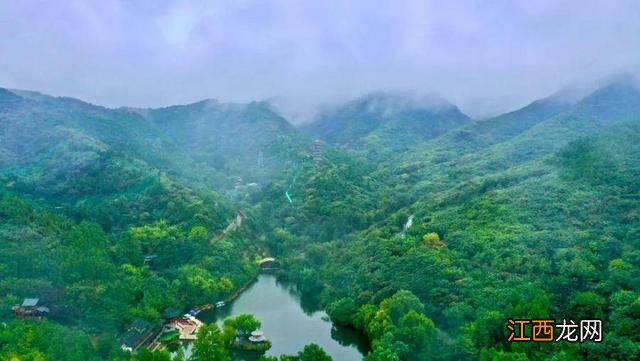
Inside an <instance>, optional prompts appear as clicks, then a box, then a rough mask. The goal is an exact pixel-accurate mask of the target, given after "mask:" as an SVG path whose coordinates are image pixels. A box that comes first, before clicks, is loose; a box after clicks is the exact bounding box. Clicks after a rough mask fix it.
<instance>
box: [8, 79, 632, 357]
mask: <svg viewBox="0 0 640 361" xmlns="http://www.w3.org/2000/svg"><path fill="white" fill-rule="evenodd" d="M363 99H367V98H366V97H365V98H363ZM383 99H387V100H388V98H383ZM369 100H371V99H369ZM378 100H380V99H378ZM358 104H359V105H358ZM363 104H367V101H366V100H363V101H361V102H360V103H358V102H357V101H356V102H355V103H350V104H349V105H346V106H345V107H344V108H343V109H346V110H345V111H344V112H343V113H341V115H340V117H337V116H336V118H335V119H337V120H336V123H335V124H330V125H331V126H332V127H333V128H331V127H329V128H324V129H323V131H324V132H325V134H328V136H327V140H328V141H329V142H330V143H334V144H336V147H335V148H334V147H331V146H330V145H323V147H322V157H321V159H318V160H316V161H313V160H312V159H311V158H310V157H309V155H310V153H311V139H310V138H309V137H307V136H305V135H303V134H301V133H300V132H298V131H297V130H296V129H295V128H294V127H292V126H291V125H289V124H288V123H287V122H286V120H285V119H283V118H282V117H281V116H279V115H278V114H277V113H276V112H274V111H273V110H272V109H271V108H270V106H269V105H268V104H266V103H262V102H256V103H250V104H221V103H218V102H216V101H210V100H209V101H203V102H198V103H193V104H189V105H183V106H174V107H168V108H161V109H107V108H102V107H97V106H93V105H90V104H87V103H83V102H81V101H78V100H73V99H67V98H54V97H49V96H46V95H42V94H37V93H32V92H23V91H9V90H4V89H0V174H1V176H0V204H1V205H2V207H1V208H0V220H1V222H0V241H1V242H2V244H3V249H2V251H0V257H1V259H2V265H3V266H2V267H0V279H2V282H0V306H2V310H0V312H1V313H0V314H1V315H2V317H3V318H4V319H10V318H11V316H10V314H9V312H10V311H9V310H10V306H11V305H13V304H15V302H17V300H18V298H20V297H28V296H30V295H33V294H34V293H37V294H40V295H41V297H43V298H44V299H46V300H48V301H50V302H51V303H52V304H55V305H56V307H57V308H58V314H57V315H56V316H54V317H52V319H53V321H51V322H47V323H46V325H45V326H43V327H38V326H37V325H33V324H30V323H25V322H23V321H13V322H12V325H15V329H16V330H18V329H20V330H23V329H24V330H26V331H25V332H36V331H35V330H37V332H42V334H41V335H46V334H49V335H51V336H50V337H49V339H50V340H57V341H52V344H49V343H48V342H49V341H47V343H45V342H41V343H39V344H38V343H37V342H33V343H28V342H23V343H18V342H16V335H15V334H14V333H13V332H12V331H10V330H7V329H5V330H3V331H2V332H0V355H2V357H10V356H14V355H24V354H26V353H27V352H32V353H33V354H34V355H37V356H41V357H43V358H45V359H47V358H48V359H57V358H59V357H61V356H60V355H65V353H64V349H61V348H60V347H59V346H56V345H54V344H53V343H61V344H64V343H65V342H68V344H69V347H75V348H78V349H79V351H78V352H77V355H76V356H77V357H76V359H78V360H81V359H91V358H94V359H105V358H106V359H126V358H127V357H128V356H127V355H126V354H122V353H120V352H119V351H118V350H117V347H115V345H114V343H113V342H112V338H113V335H114V334H116V333H118V332H119V331H121V330H122V329H123V327H124V326H125V325H126V324H127V323H129V322H130V321H132V320H133V319H136V318H142V319H145V320H149V321H157V320H158V319H159V318H160V313H161V312H162V310H164V309H165V308H166V307H170V306H171V307H178V308H184V307H186V306H187V305H188V306H192V305H197V304H201V303H207V302H211V301H214V300H217V299H219V298H221V297H224V296H225V295H228V294H229V293H230V292H232V291H233V290H235V289H236V288H237V287H239V286H240V285H242V284H243V282H245V281H246V280H248V279H250V278H251V277H252V276H253V275H254V274H255V272H257V265H256V262H255V259H256V257H259V256H260V255H263V254H267V253H268V254H270V255H273V256H276V257H277V258H278V259H280V260H281V262H282V264H283V270H282V272H281V276H283V277H288V278H289V279H291V280H293V281H295V282H296V283H297V284H298V286H299V287H298V288H299V290H300V291H301V292H302V293H304V294H305V295H307V296H309V297H315V298H317V299H319V301H320V302H321V303H322V304H323V305H324V306H326V308H327V309H328V311H329V313H330V315H331V316H332V318H333V319H334V320H335V321H336V322H339V323H342V324H346V325H349V326H352V327H354V328H357V329H359V330H362V331H363V332H364V333H365V334H366V335H367V336H368V337H369V339H370V340H371V341H372V352H371V353H370V354H369V355H368V356H367V357H366V359H367V361H377V360H423V359H445V360H446V359H482V360H490V359H500V358H502V359H519V360H527V359H530V360H544V359H569V360H571V359H592V360H598V359H607V358H609V359H628V360H633V359H636V358H637V357H640V354H639V351H638V344H639V342H640V340H639V339H638V336H637V335H638V334H640V321H638V320H639V319H640V311H639V310H640V284H639V283H638V280H640V274H639V273H638V270H639V269H640V263H639V260H640V253H639V252H640V251H639V250H638V247H639V246H640V245H639V244H638V240H639V239H640V238H639V237H640V220H639V218H638V214H640V209H639V208H638V207H639V206H638V205H639V204H640V202H638V201H639V200H640V189H639V188H638V186H639V185H640V178H639V175H640V163H639V160H640V148H639V145H640V92H639V91H638V88H637V87H636V85H635V84H634V83H633V82H632V81H617V82H614V83H611V84H608V85H605V86H603V87H601V88H599V89H597V90H595V91H594V92H592V93H590V94H588V95H586V96H584V97H583V98H581V99H578V100H571V101H567V100H566V99H564V98H562V97H560V96H557V95H552V96H550V97H548V98H545V99H542V100H539V101H536V102H533V103H532V104H530V105H529V106H526V107H524V108H522V109H520V110H517V111H514V112H511V113H507V114H504V115H501V116H498V117H494V118H491V119H486V120H481V121H471V120H470V119H468V118H467V117H466V116H464V115H463V114H462V113H460V112H459V111H458V110H457V108H455V107H452V106H450V105H444V106H443V107H442V108H438V109H440V110H438V111H436V112H434V111H433V107H431V108H429V109H431V110H429V111H427V110H424V109H422V108H419V107H417V106H416V105H415V104H414V103H412V100H406V102H403V101H401V100H399V99H397V98H394V99H392V100H388V102H386V103H385V101H379V102H375V106H374V105H371V104H372V103H368V104H369V105H367V106H365V105H363ZM438 104H440V105H442V104H441V103H438ZM429 105H430V106H433V104H429ZM389 108H393V109H399V110H397V111H385V109H389ZM416 109H418V110H416ZM421 109H422V110H421ZM343 115H344V116H343ZM440 116H442V117H440ZM368 119H372V123H367V122H366V121H367V120H368ZM354 120H358V122H355V123H354V122H353V121H354ZM372 124H373V125H374V126H373V127H372V128H368V127H370V126H371V125H372ZM434 124H436V125H434ZM361 126H365V128H361ZM413 126H418V127H420V129H423V132H422V133H419V136H416V137H408V136H406V135H407V134H404V133H402V132H401V133H402V134H403V135H402V136H399V137H394V134H396V133H395V132H396V131H397V130H398V129H405V130H407V131H408V132H409V133H410V132H413V131H414V130H415V128H412V127H413ZM431 126H433V127H431ZM424 127H426V128H424ZM430 127H431V128H430ZM427 128H428V129H427ZM425 129H426V130H425ZM340 134H342V135H340ZM347 134H348V135H347ZM343 135H344V138H341V137H342V136H343ZM412 135H413V134H412ZM334 136H335V137H334ZM351 140H353V142H352V141H351ZM375 150H380V151H375ZM238 177H241V178H243V179H242V180H241V181H237V178H238ZM249 182H256V183H260V184H259V186H258V187H255V189H254V188H251V187H249V188H251V189H252V190H251V191H249V190H247V189H248V188H247V189H245V188H246V187H244V185H246V183H249ZM237 183H239V184H240V185H239V186H234V184H237ZM285 191H287V194H288V196H289V197H290V199H287V197H285ZM239 208H242V210H243V211H244V213H246V214H247V215H248V217H249V218H248V220H247V221H246V223H245V225H244V226H243V227H241V228H240V229H239V230H238V231H237V232H233V233H231V234H228V235H222V232H221V231H222V229H224V227H225V226H226V224H227V222H228V221H229V220H231V219H232V217H233V216H234V213H235V210H237V209H239ZM409 219H411V220H412V221H411V222H409ZM214 240H215V241H214ZM43 249H46V250H47V252H46V253H45V252H42V250H43ZM76 254H82V255H83V256H84V257H74V256H73V255H76ZM145 255H154V256H157V259H156V261H155V264H153V265H149V264H146V263H145V262H144V261H143V260H144V256H145ZM530 317H542V318H553V319H561V318H568V319H575V320H579V319H587V318H601V319H603V322H604V325H605V326H604V327H605V332H606V333H605V336H604V342H603V343H600V344H594V343H584V344H571V343H553V344H545V345H538V344H515V343H514V344H510V343H507V342H506V341H505V340H506V332H507V330H506V328H505V324H506V320H507V319H508V318H530ZM12 327H13V326H12ZM76 327H77V331H70V330H71V328H76ZM29 330H31V331H29ZM61 335H65V337H66V338H67V339H68V341H61V340H60V339H59V338H60V337H61ZM87 335H92V336H94V338H93V340H94V342H93V343H91V342H89V341H88V337H87ZM36 339H37V338H36ZM96 340H97V341H96ZM110 340H111V341H110ZM33 357H36V356H33ZM134 357H135V356H134Z"/></svg>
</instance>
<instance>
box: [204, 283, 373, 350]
mask: <svg viewBox="0 0 640 361" xmlns="http://www.w3.org/2000/svg"><path fill="white" fill-rule="evenodd" d="M241 313H250V314H253V315H254V316H255V317H256V318H257V319H258V320H260V321H261V322H262V328H261V329H262V331H264V335H265V337H267V338H268V339H269V340H271V345H272V346H271V349H270V350H269V351H267V353H266V354H267V355H273V356H279V355H280V354H291V355H295V354H297V353H298V351H300V350H302V349H303V348H304V346H305V345H306V344H309V343H312V342H313V343H316V344H318V345H320V346H321V347H322V348H323V349H324V350H325V351H326V352H327V353H328V354H329V355H331V357H332V358H333V359H334V361H355V360H362V357H363V354H364V353H366V352H367V350H368V342H367V339H366V338H365V337H364V335H362V334H361V333H359V332H357V331H355V330H352V329H349V328H344V327H339V326H336V325H334V324H333V323H332V322H331V320H330V319H329V317H328V316H327V314H326V313H325V312H324V311H322V310H319V309H317V307H315V305H314V304H313V303H312V302H305V300H303V299H301V298H300V296H299V295H298V294H297V293H296V289H295V287H294V286H293V285H291V284H289V283H286V282H278V281H277V280H276V277H275V276H273V275H270V274H261V275H259V276H258V279H257V280H256V282H255V283H253V284H252V285H251V286H250V287H249V288H248V289H247V290H246V291H244V292H243V293H242V294H241V295H240V296H239V297H238V298H237V299H236V300H235V301H233V302H232V303H230V304H227V305H226V306H225V307H223V308H221V309H218V310H213V311H204V312H202V313H200V314H199V315H198V318H199V319H201V320H202V321H204V322H218V323H221V322H222V320H223V319H225V318H227V317H229V316H236V315H238V314H241ZM257 358H258V357H257V356H256V354H255V353H238V354H235V355H234V360H243V361H244V360H246V361H253V360H257Z"/></svg>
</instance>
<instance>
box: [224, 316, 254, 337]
mask: <svg viewBox="0 0 640 361" xmlns="http://www.w3.org/2000/svg"><path fill="white" fill-rule="evenodd" d="M224 325H225V326H228V327H232V328H233V329H234V330H235V331H236V334H237V335H238V336H242V337H247V336H249V335H250V334H251V332H253V331H255V330H257V329H259V328H260V326H262V323H261V322H260V321H258V320H257V319H256V318H255V317H254V316H253V315H251V314H248V313H243V314H241V315H238V316H236V317H234V318H227V319H226V320H224Z"/></svg>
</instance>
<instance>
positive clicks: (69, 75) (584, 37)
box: [0, 0, 640, 117]
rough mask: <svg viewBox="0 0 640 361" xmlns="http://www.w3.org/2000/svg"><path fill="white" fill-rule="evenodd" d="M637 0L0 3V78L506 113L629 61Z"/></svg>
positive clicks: (18, 82) (110, 95) (97, 94)
mask: <svg viewBox="0 0 640 361" xmlns="http://www.w3.org/2000/svg"><path fill="white" fill-rule="evenodd" d="M639 64H640V1H637V0H629V1H615V0H602V1H588V0H575V1H567V0H565V1H541V0H535V1H511V0H504V1H499V0H493V1H488V0H485V1H440V0H439V1H401V0H392V1H374V0H358V1H344V0H342V1H331V0H318V1H313V2H311V1H244V0H233V1H208V2H205V1H161V0H152V1H134V0H123V1H110V0H100V1H53V0H52V1H22V0H21V1H13V0H0V86H2V87H9V88H20V89H31V90H38V91H42V92H45V93H49V94H54V95H68V96H74V97H78V98H81V99H84V100H87V101H90V102H93V103H97V104H102V105H107V106H121V105H127V106H162V105H171V104H176V103H186V102H191V101H195V100H200V99H203V98H217V99H219V100H221V101H249V100H253V99H267V98H269V99H274V100H276V101H277V102H278V103H279V104H280V105H281V106H282V107H283V109H285V110H286V111H287V113H289V114H292V115H297V116H302V117H304V116H308V114H310V113H309V111H310V110H313V109H315V108H317V107H318V106H321V105H326V104H330V103H333V102H336V101H340V100H346V99H348V98H351V97H354V96H358V95H361V94H362V93H365V92H369V91H374V90H385V89H392V90H393V89H398V90H410V89H414V90H416V91H418V92H431V91H435V92H438V93H440V94H442V95H443V96H444V97H446V98H448V99H449V100H450V101H452V102H454V103H455V104H457V105H459V106H460V107H461V108H462V109H463V110H464V111H465V112H467V113H469V114H471V115H475V116H484V115H487V114H493V113H496V112H502V111H506V110H512V109H514V108H516V107H519V106H522V105H524V104H526V103H528V102H529V101H531V100H533V99H536V98H538V97H541V96H544V95H547V94H548V93H551V92H553V91H554V90H557V89H558V88H559V87H562V86H564V85H566V84H567V83H571V82H574V81H583V80H589V79H592V78H597V77H601V76H606V75H609V74H611V73H613V72H619V71H623V70H629V69H631V70H633V71H636V70H637V69H638V65H639Z"/></svg>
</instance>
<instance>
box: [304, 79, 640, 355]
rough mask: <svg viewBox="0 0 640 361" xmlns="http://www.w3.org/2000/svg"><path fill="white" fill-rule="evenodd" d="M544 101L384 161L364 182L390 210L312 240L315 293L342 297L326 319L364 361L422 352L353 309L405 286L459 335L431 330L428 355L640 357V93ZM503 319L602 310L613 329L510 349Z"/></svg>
mask: <svg viewBox="0 0 640 361" xmlns="http://www.w3.org/2000/svg"><path fill="white" fill-rule="evenodd" d="M545 103H547V104H545ZM545 105H549V102H536V103H534V104H532V105H531V106H529V107H526V108H524V109H522V110H520V111H518V112H514V113H511V114H507V115H504V116H500V117H497V118H494V119H490V120H486V121H480V122H476V123H471V124H469V125H465V126H462V127H461V128H458V129H454V130H452V131H450V132H449V133H446V134H444V135H443V136H441V137H439V138H435V139H433V140H430V141H427V142H425V143H424V144H421V145H418V146H416V148H414V149H412V150H409V151H407V152H405V153H402V154H400V155H399V156H397V157H396V158H394V159H391V160H389V161H388V162H383V163H381V164H380V165H379V167H378V170H377V171H376V172H374V173H373V174H372V175H371V176H372V178H374V179H378V180H379V181H380V182H381V183H382V184H384V185H385V186H386V187H389V188H386V189H385V193H384V194H385V195H386V197H385V198H388V197H393V198H398V201H397V202H398V203H397V207H398V209H399V211H397V212H394V213H393V214H392V215H391V216H389V217H388V218H387V219H386V220H385V221H381V222H378V223H376V224H374V225H372V226H371V227H369V228H368V229H366V230H365V231H363V232H360V233H356V234H352V235H350V236H348V237H346V238H344V239H342V240H338V241H335V242H330V243H327V244H325V245H323V246H322V247H320V248H318V247H317V246H315V249H314V251H315V252H316V254H322V255H323V256H321V257H320V256H317V255H315V256H314V257H316V258H318V257H320V258H323V257H324V258H329V259H331V261H329V262H327V263H326V264H325V265H324V266H321V268H320V270H319V271H315V272H316V274H317V275H318V276H319V277H321V278H322V279H323V280H325V282H326V284H325V288H324V295H323V298H324V299H326V300H336V299H338V301H333V303H332V304H330V306H329V309H330V310H333V315H334V317H336V318H337V319H338V320H341V321H342V322H345V323H347V324H352V325H354V326H355V327H359V328H362V329H363V330H365V331H366V332H367V333H368V334H369V335H370V337H372V338H374V339H376V340H377V341H375V342H374V351H373V353H372V354H371V355H370V356H369V357H368V358H367V359H371V360H378V359H385V358H384V355H387V354H389V353H395V354H398V355H401V356H400V358H401V359H408V360H412V359H416V360H417V359H420V358H419V357H416V356H412V355H411V354H407V353H406V351H404V349H403V348H402V347H403V346H400V345H399V344H405V345H406V343H407V340H406V339H403V336H401V335H400V334H401V333H402V327H403V326H402V325H401V324H399V323H395V324H394V325H393V326H390V327H387V326H384V327H383V330H380V329H379V327H381V325H380V324H379V323H378V322H380V321H375V318H372V319H369V321H367V317H368V316H366V314H367V312H369V311H368V310H367V309H366V306H360V309H359V310H358V305H361V304H364V305H367V304H368V303H370V302H372V303H374V304H376V303H379V302H381V300H384V299H387V298H388V297H390V296H392V295H393V294H394V293H395V292H398V291H399V290H403V289H404V290H410V291H411V292H412V293H413V294H414V295H416V296H417V297H418V299H419V300H420V301H422V303H423V304H422V305H421V306H420V307H417V306H415V307H417V308H416V309H420V310H422V312H425V314H426V315H427V316H428V317H429V318H430V319H432V320H433V321H435V325H436V327H437V328H439V329H440V330H444V331H446V332H447V333H448V334H449V335H451V334H453V335H457V336H456V339H457V341H456V342H455V343H453V344H451V343H450V339H449V338H448V337H444V338H440V339H439V338H438V337H434V336H431V342H432V343H431V344H430V346H429V347H430V348H429V350H430V351H426V352H429V354H430V352H434V350H439V351H437V352H439V353H442V354H441V355H440V357H442V358H444V359H460V358H477V357H480V358H482V359H487V360H488V359H496V358H500V357H507V354H510V357H515V358H519V359H547V358H549V357H553V356H554V355H556V356H558V357H560V358H561V359H581V358H587V359H606V358H608V357H612V358H614V359H628V360H632V359H634V358H636V357H637V356H639V354H638V347H637V345H638V341H639V340H638V338H637V337H636V336H631V337H630V336H629V335H630V334H629V333H628V332H629V331H630V330H631V329H633V330H636V331H637V330H640V322H638V319H637V316H639V315H640V314H638V313H637V310H640V308H637V307H638V305H640V293H639V291H640V283H639V282H638V280H640V273H638V269H640V263H638V259H639V258H638V255H639V251H638V235H639V233H638V232H639V231H640V220H639V219H638V216H637V215H638V214H639V212H640V208H639V204H640V203H638V199H640V188H638V185H640V178H638V175H639V174H640V163H639V161H638V160H639V159H640V153H639V152H640V148H638V144H640V133H639V132H638V131H639V130H640V92H639V91H638V88H637V87H636V85H634V84H633V83H632V82H628V81H623V82H615V83H612V84H609V85H606V86H604V87H602V88H600V89H598V90H596V91H594V92H593V93H591V94H589V95H588V96H586V97H585V98H583V99H582V100H580V101H578V102H577V103H575V104H573V105H572V104H562V105H560V106H553V105H552V106H551V107H545ZM518 115H522V118H520V117H519V116H518ZM474 128H475V129H478V128H481V129H482V131H479V132H471V131H469V130H470V129H474ZM461 134H462V135H464V136H462V137H461ZM458 149H459V150H460V152H459V154H458V153H457V151H458ZM385 202H386V200H385ZM409 216H411V218H412V219H413V222H412V226H411V227H410V228H409V229H406V230H405V231H403V225H405V223H407V221H408V219H409ZM331 255H333V256H331ZM308 262H309V263H312V261H308ZM318 266H320V265H318ZM298 267H302V268H304V267H305V266H304V262H302V263H300V264H299V265H298ZM304 272H305V271H301V273H304ZM306 272H310V270H308V269H307V270H306ZM363 275H371V276H369V277H367V276H363ZM303 280H304V279H303ZM568 290H570V291H568ZM623 299H624V300H626V301H622V300H623ZM622 302H628V304H627V305H625V306H622ZM354 314H355V315H356V316H352V315H354ZM350 315H351V316H350ZM512 315H513V316H512ZM362 317H364V320H363V319H362ZM371 317H373V316H371ZM509 317H516V318H531V317H539V318H540V317H541V318H555V319H559V318H572V317H573V318H579V317H582V318H585V317H586V318H602V319H603V320H604V321H603V322H605V323H608V324H609V328H608V330H609V331H607V332H608V334H607V336H605V341H604V343H603V344H595V345H594V344H584V345H583V346H582V347H575V348H572V347H568V348H564V347H563V345H562V344H558V345H550V347H547V348H536V347H534V346H533V345H531V346H529V345H524V346H523V345H519V344H507V343H505V342H504V340H505V339H506V332H507V330H506V328H505V327H504V320H506V319H508V318H509ZM424 325H425V327H427V326H426V325H427V323H424ZM427 328H429V327H427ZM439 343H440V346H438V344H439ZM556 346H557V347H556ZM411 347H412V346H410V349H411ZM412 350H414V351H413V352H417V351H415V349H412ZM423 351H424V350H421V351H419V352H423ZM431 355H432V354H431ZM432 356H433V355H432ZM432 356H430V357H432Z"/></svg>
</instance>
